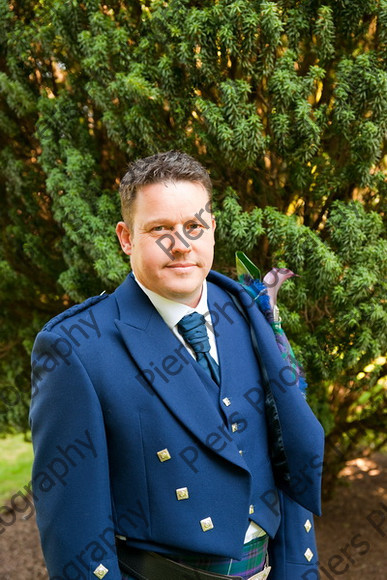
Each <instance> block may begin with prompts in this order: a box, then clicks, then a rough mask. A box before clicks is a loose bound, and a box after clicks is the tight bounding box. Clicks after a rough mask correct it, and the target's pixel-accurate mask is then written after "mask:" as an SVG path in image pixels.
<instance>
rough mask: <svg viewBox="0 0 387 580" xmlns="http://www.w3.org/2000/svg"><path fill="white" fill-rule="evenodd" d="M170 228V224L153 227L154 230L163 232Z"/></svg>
mask: <svg viewBox="0 0 387 580" xmlns="http://www.w3.org/2000/svg"><path fill="white" fill-rule="evenodd" d="M169 229H171V228H170V227H168V226H154V227H153V228H152V232H162V231H163V230H169Z"/></svg>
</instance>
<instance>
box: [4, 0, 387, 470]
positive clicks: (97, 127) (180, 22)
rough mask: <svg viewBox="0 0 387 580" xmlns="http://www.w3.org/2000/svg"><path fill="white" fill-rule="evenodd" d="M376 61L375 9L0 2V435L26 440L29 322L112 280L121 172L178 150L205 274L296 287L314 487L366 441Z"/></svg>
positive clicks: (286, 303)
mask: <svg viewBox="0 0 387 580" xmlns="http://www.w3.org/2000/svg"><path fill="white" fill-rule="evenodd" d="M386 56H387V1H386V0H351V1H349V0H343V1H341V2H337V1H334V0H325V1H318V0H312V1H311V0H297V1H296V0H278V1H270V0H215V1H209V0H196V1H190V0H166V1H161V0H132V1H130V2H121V1H120V0H106V1H104V2H100V1H98V0H83V1H78V0H23V1H21V0H0V188H1V196H2V204H1V215H0V223H1V231H2V241H1V245H0V300H1V304H2V310H1V315H0V316H1V320H0V322H1V330H0V353H1V355H2V356H1V358H0V373H1V374H0V381H1V385H0V431H5V430H10V429H11V430H12V429H22V430H26V429H27V426H28V424H27V409H28V398H29V353H30V351H31V347H32V344H33V338H34V335H35V334H36V332H37V331H38V330H39V328H40V327H41V326H42V325H43V324H44V322H46V321H47V320H48V319H49V318H50V317H52V316H53V315H55V314H56V313H58V312H59V311H61V310H63V309H64V308H66V307H67V306H69V305H71V304H72V303H74V302H79V301H81V300H83V299H84V298H86V297H88V296H90V295H92V294H99V293H100V292H101V291H102V290H107V291H110V290H112V289H114V287H115V286H116V285H118V283H120V282H121V281H122V280H123V278H124V277H125V275H126V273H127V271H128V263H127V260H126V259H125V257H123V256H122V255H121V253H120V251H119V247H118V244H117V242H116V240H115V234H114V225H115V223H116V221H117V220H118V219H119V217H120V216H119V202H118V196H117V187H118V182H119V179H120V178H121V177H122V175H123V174H124V172H125V167H126V164H127V162H129V161H130V160H132V159H134V158H137V157H140V156H146V155H149V154H152V153H154V152H157V151H165V150H169V149H180V150H184V151H186V152H188V153H190V154H192V155H194V156H195V157H196V158H198V159H199V160H200V161H201V162H202V163H203V164H204V165H205V166H206V167H207V168H208V169H209V171H210V173H211V177H212V179H213V182H214V186H215V202H216V215H217V221H218V228H217V236H218V242H217V248H218V249H217V254H216V267H217V269H219V270H221V271H223V272H225V273H229V274H231V275H232V274H233V273H234V270H233V261H234V258H233V253H234V251H235V250H242V251H245V252H246V253H248V255H249V257H250V258H251V259H252V261H253V262H255V263H256V264H257V265H258V266H259V268H260V269H261V271H262V272H265V271H267V270H268V269H270V268H271V267H272V266H281V267H282V266H283V267H288V268H290V269H292V270H293V271H295V272H297V274H299V275H300V276H301V277H300V278H297V279H293V280H290V281H287V282H286V284H285V285H284V286H283V288H282V289H281V293H280V297H279V298H280V306H281V315H282V318H283V326H284V328H285V330H286V332H287V334H288V336H289V338H290V339H291V341H292V344H293V345H294V349H295V351H296V354H297V356H298V357H299V358H300V360H301V362H302V364H303V366H304V367H305V370H306V373H307V377H308V381H309V383H310V388H309V401H310V403H311V405H312V407H313V408H314V410H315V411H316V412H317V414H318V416H319V418H320V419H321V420H322V422H323V424H324V426H325V428H326V432H327V443H328V445H327V464H328V468H329V476H328V477H329V478H331V480H332V481H333V480H334V477H335V475H336V474H337V472H338V470H339V468H340V467H341V465H342V464H343V461H345V459H347V458H348V457H350V456H351V454H352V453H354V452H355V450H356V449H357V447H358V445H359V443H364V442H365V441H367V442H368V443H371V444H372V445H373V446H374V448H375V447H378V446H380V445H382V444H383V438H384V437H385V435H384V432H385V414H384V404H385V401H384V396H385V384H386V366H387V365H386V358H385V357H384V356H383V355H384V354H385V352H386V350H387V348H386V346H387V339H386V336H387V332H386V331H387V313H386V308H385V306H386V302H385V301H386V273H387V252H386V249H387V248H386V246H387V242H386V193H387V185H386V148H385V135H386V126H387V71H386ZM383 381H384V382H383ZM384 442H385V441H384Z"/></svg>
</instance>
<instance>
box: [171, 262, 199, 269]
mask: <svg viewBox="0 0 387 580" xmlns="http://www.w3.org/2000/svg"><path fill="white" fill-rule="evenodd" d="M195 266H196V264H194V263H193V262H172V264H169V265H168V266H167V268H182V269H183V268H193V267H195Z"/></svg>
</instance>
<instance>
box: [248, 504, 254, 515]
mask: <svg viewBox="0 0 387 580" xmlns="http://www.w3.org/2000/svg"><path fill="white" fill-rule="evenodd" d="M254 512H255V508H254V506H253V504H251V506H249V514H250V515H252V514H253V513H254Z"/></svg>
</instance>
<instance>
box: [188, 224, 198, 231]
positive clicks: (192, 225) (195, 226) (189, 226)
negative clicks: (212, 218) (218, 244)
mask: <svg viewBox="0 0 387 580" xmlns="http://www.w3.org/2000/svg"><path fill="white" fill-rule="evenodd" d="M198 228H200V224H195V223H192V224H188V226H187V229H190V230H196V229H198Z"/></svg>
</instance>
